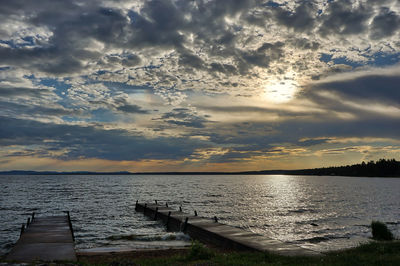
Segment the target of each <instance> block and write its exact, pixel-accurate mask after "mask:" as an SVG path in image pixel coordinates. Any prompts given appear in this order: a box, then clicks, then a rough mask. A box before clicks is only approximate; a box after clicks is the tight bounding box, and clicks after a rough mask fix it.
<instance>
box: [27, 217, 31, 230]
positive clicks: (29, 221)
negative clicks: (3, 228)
mask: <svg viewBox="0 0 400 266" xmlns="http://www.w3.org/2000/svg"><path fill="white" fill-rule="evenodd" d="M30 223H31V217H28V220H27V221H26V227H27V228H28V226H29V224H30Z"/></svg>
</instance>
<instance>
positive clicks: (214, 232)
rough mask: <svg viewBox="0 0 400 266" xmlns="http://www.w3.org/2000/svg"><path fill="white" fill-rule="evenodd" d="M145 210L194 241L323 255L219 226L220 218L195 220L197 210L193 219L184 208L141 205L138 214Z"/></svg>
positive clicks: (262, 250) (225, 226) (285, 253)
mask: <svg viewBox="0 0 400 266" xmlns="http://www.w3.org/2000/svg"><path fill="white" fill-rule="evenodd" d="M143 210H146V211H145V215H146V216H148V217H150V219H155V220H159V221H164V222H166V223H165V226H166V229H167V230H168V231H178V232H179V231H181V232H183V233H185V234H188V235H189V236H190V237H191V238H192V239H197V240H199V241H201V242H204V243H209V244H212V245H218V246H221V247H223V248H229V249H234V250H247V251H249V250H251V251H261V252H273V253H276V254H280V255H286V256H321V253H319V252H317V251H313V250H311V249H307V248H303V247H300V246H297V245H294V244H291V243H284V242H282V241H279V240H276V239H272V238H269V237H267V236H262V235H258V234H255V233H252V232H248V231H245V230H243V229H241V228H237V227H234V226H230V225H226V224H223V223H220V222H218V218H217V216H214V217H213V218H211V219H210V218H206V217H196V216H197V211H196V210H194V215H193V213H192V214H189V213H185V212H183V211H182V206H180V207H179V212H178V211H175V210H174V209H172V208H165V207H164V206H162V207H160V206H157V205H154V204H143V203H139V204H138V206H137V211H138V212H142V211H143Z"/></svg>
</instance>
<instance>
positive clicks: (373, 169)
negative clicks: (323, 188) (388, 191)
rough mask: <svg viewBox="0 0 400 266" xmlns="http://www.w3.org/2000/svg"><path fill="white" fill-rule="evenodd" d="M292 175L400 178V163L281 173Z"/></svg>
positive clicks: (379, 161)
mask: <svg viewBox="0 0 400 266" xmlns="http://www.w3.org/2000/svg"><path fill="white" fill-rule="evenodd" d="M280 173H281V174H291V175H336V176H368V177H373V176H376V177H400V162H398V161H396V160H395V159H390V160H385V159H380V160H378V161H376V162H374V161H370V162H368V163H365V162H362V163H360V164H353V165H346V166H335V167H325V168H315V169H304V170H288V171H280Z"/></svg>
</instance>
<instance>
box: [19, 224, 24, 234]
mask: <svg viewBox="0 0 400 266" xmlns="http://www.w3.org/2000/svg"><path fill="white" fill-rule="evenodd" d="M24 231H25V224H22V226H21V232H20V234H19V237H21V236H22V234H23V233H24Z"/></svg>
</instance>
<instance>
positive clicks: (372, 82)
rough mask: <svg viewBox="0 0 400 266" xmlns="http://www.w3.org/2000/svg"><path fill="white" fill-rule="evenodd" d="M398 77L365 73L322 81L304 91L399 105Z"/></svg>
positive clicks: (310, 93)
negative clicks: (349, 77) (326, 92)
mask: <svg viewBox="0 0 400 266" xmlns="http://www.w3.org/2000/svg"><path fill="white" fill-rule="evenodd" d="M399 84H400V77H399V76H397V75H373V74H372V75H366V76H361V77H356V78H353V79H349V80H342V81H330V82H323V83H319V84H317V85H315V86H314V87H312V88H311V90H309V91H306V92H304V94H305V96H306V97H313V95H315V93H316V92H318V91H319V90H328V91H331V92H337V93H339V94H340V95H342V96H343V97H344V99H348V100H369V101H371V102H375V103H376V102H378V103H379V102H383V103H391V104H395V105H397V106H399V105H400V90H399Z"/></svg>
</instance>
